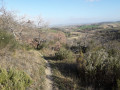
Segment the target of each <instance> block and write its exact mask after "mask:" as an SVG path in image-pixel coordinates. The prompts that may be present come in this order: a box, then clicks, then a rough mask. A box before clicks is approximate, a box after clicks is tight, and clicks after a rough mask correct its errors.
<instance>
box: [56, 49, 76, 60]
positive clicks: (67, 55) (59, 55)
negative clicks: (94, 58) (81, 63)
mask: <svg viewBox="0 0 120 90" xmlns="http://www.w3.org/2000/svg"><path fill="white" fill-rule="evenodd" d="M55 58H56V59H57V60H64V59H67V60H69V61H71V60H72V59H73V58H74V54H73V53H72V52H71V51H70V50H67V49H65V48H60V50H59V51H58V52H56V53H55Z"/></svg>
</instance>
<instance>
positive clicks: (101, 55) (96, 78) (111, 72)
mask: <svg viewBox="0 0 120 90" xmlns="http://www.w3.org/2000/svg"><path fill="white" fill-rule="evenodd" d="M81 60H82V59H81ZM84 62H86V63H84V67H80V66H79V67H78V70H79V74H80V77H81V80H82V82H84V84H85V85H90V84H92V85H93V86H94V87H105V88H107V89H108V88H110V86H111V87H116V86H117V85H116V83H117V82H116V80H117V79H118V78H120V73H119V72H120V57H119V56H118V55H117V56H115V57H112V56H111V57H109V54H108V53H107V52H106V51H105V49H100V50H99V49H98V50H94V51H91V52H89V54H88V55H87V58H86V60H85V61H84ZM77 63H78V64H77V65H81V64H82V65H83V62H77ZM81 68H82V72H81V71H80V70H81Z"/></svg>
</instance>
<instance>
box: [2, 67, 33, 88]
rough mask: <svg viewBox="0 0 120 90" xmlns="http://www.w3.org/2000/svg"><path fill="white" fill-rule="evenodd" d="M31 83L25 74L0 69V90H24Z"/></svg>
mask: <svg viewBox="0 0 120 90" xmlns="http://www.w3.org/2000/svg"><path fill="white" fill-rule="evenodd" d="M31 83H32V81H31V78H30V77H29V76H28V75H27V74H26V73H25V72H22V71H18V70H16V69H9V70H8V71H7V70H5V69H2V68H0V90H25V88H26V87H27V86H29V85H30V84H31Z"/></svg>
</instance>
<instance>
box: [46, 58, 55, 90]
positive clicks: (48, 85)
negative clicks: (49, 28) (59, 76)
mask: <svg viewBox="0 0 120 90" xmlns="http://www.w3.org/2000/svg"><path fill="white" fill-rule="evenodd" d="M46 64H47V67H46V70H45V73H46V80H45V90H53V81H52V72H51V67H50V64H49V62H48V61H47V60H46Z"/></svg>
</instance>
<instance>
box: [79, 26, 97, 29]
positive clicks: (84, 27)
mask: <svg viewBox="0 0 120 90" xmlns="http://www.w3.org/2000/svg"><path fill="white" fill-rule="evenodd" d="M96 28H99V25H83V26H80V27H79V29H82V30H86V29H87V30H92V29H96Z"/></svg>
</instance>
